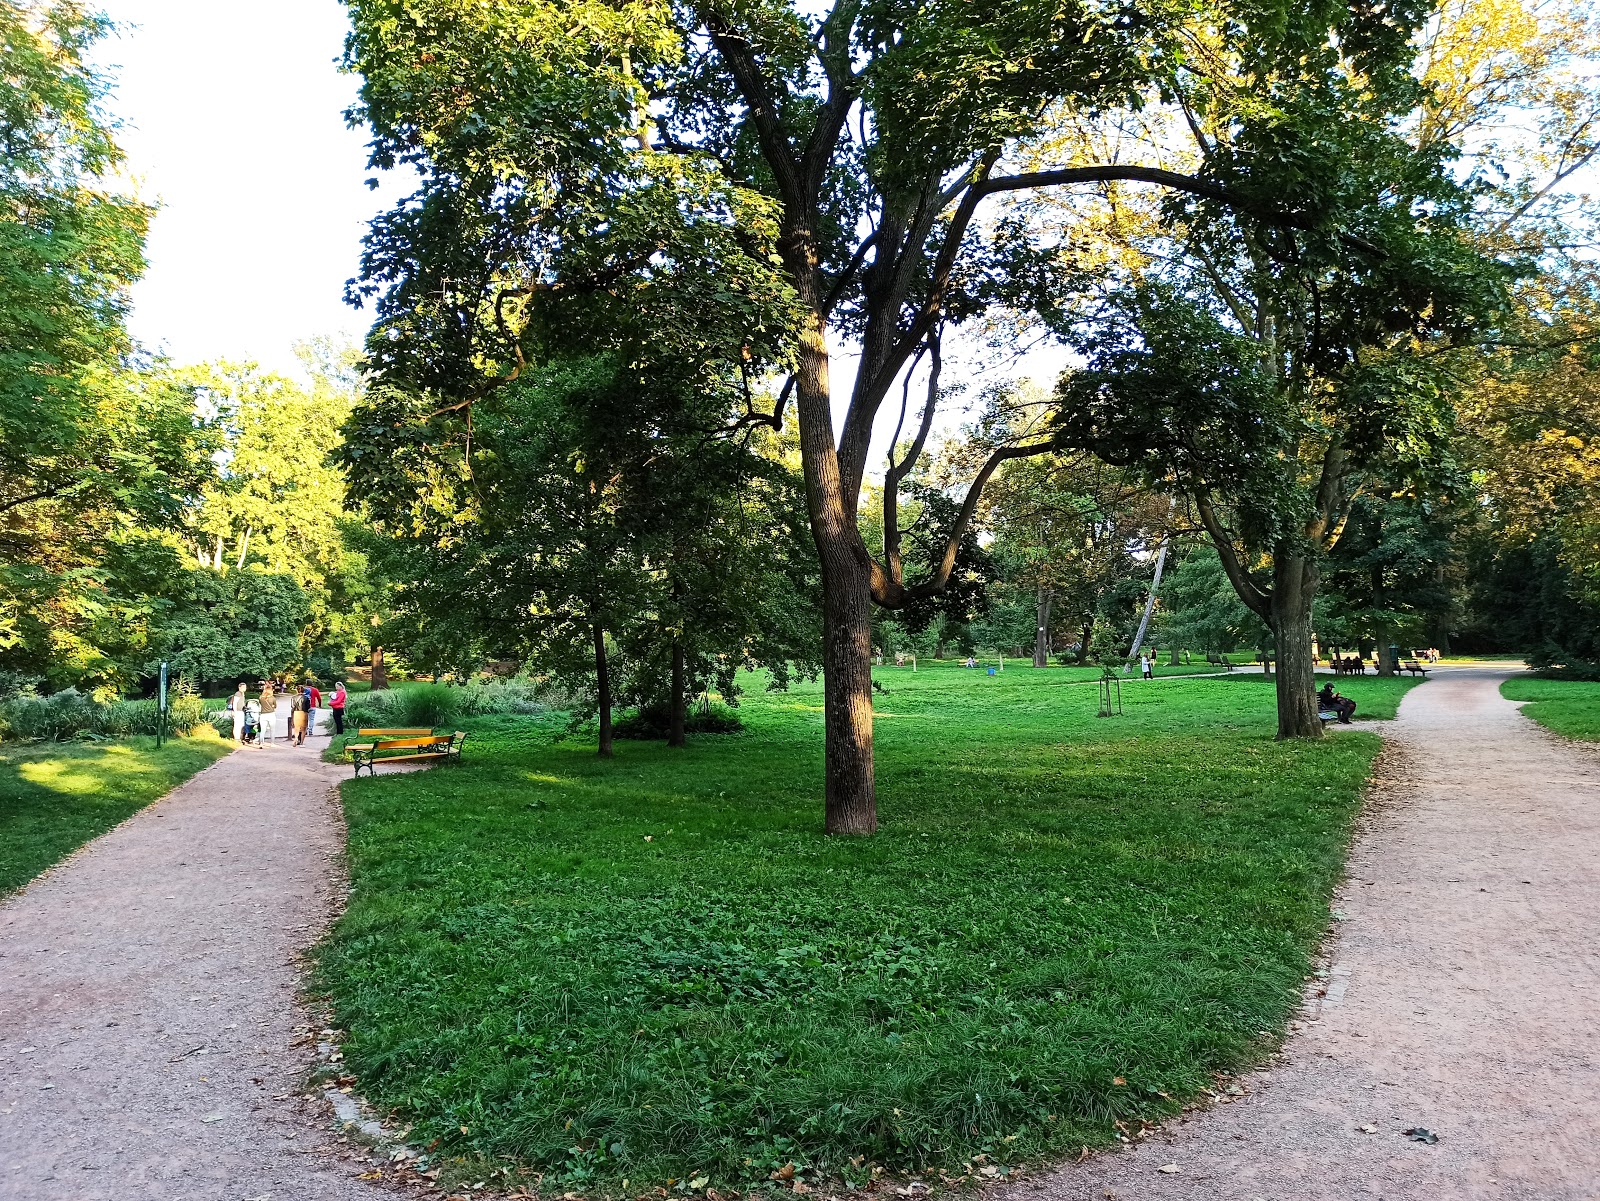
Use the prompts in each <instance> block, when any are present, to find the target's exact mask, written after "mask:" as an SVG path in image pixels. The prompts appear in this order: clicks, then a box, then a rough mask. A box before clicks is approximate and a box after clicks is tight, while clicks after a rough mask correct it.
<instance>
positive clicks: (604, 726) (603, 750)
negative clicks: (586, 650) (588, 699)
mask: <svg viewBox="0 0 1600 1201" xmlns="http://www.w3.org/2000/svg"><path fill="white" fill-rule="evenodd" d="M591 628H592V629H593V631H594V691H595V704H596V707H597V708H598V709H599V711H600V749H599V751H598V754H599V755H600V756H601V757H602V758H604V759H609V758H611V666H610V664H608V663H607V662H606V632H605V631H604V630H603V629H601V628H600V626H599V624H598V623H596V624H595V625H594V626H593V627H591Z"/></svg>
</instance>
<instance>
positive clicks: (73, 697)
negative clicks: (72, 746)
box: [0, 680, 209, 741]
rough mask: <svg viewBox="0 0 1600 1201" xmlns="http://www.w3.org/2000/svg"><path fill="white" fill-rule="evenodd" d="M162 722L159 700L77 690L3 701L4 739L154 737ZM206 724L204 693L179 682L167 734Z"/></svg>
mask: <svg viewBox="0 0 1600 1201" xmlns="http://www.w3.org/2000/svg"><path fill="white" fill-rule="evenodd" d="M159 724H160V706H159V703H158V702H157V701H155V700H141V701H106V702H102V701H96V700H94V699H93V698H92V697H88V696H85V695H83V694H82V693H80V692H79V691H78V690H77V689H76V688H63V689H61V690H60V691H59V692H52V693H51V694H50V695H49V696H38V695H33V694H24V695H22V696H16V697H12V698H11V699H9V700H3V701H0V739H16V740H23V741H32V740H45V741H61V740H63V739H67V738H78V737H90V738H126V737H128V736H130V735H133V734H151V735H153V734H155V733H157V727H158V725H159ZM207 724H209V723H208V722H207V720H206V716H205V704H204V702H203V701H202V700H201V699H200V696H199V694H198V693H197V692H195V691H194V689H192V688H190V687H188V686H186V684H185V683H184V682H183V681H181V680H180V681H178V682H177V684H176V685H175V686H174V688H173V689H172V692H171V695H170V696H169V698H168V705H167V732H168V733H171V734H175V735H178V736H179V737H183V736H187V735H189V734H192V733H194V732H195V731H196V730H199V729H201V728H202V727H204V726H206V725H207Z"/></svg>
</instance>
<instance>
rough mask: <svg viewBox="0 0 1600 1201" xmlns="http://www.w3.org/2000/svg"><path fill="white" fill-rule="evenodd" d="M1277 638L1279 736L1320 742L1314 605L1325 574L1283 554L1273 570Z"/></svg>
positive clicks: (1309, 562) (1301, 557)
mask: <svg viewBox="0 0 1600 1201" xmlns="http://www.w3.org/2000/svg"><path fill="white" fill-rule="evenodd" d="M1272 576H1273V580H1272V621H1271V624H1272V633H1273V635H1274V637H1275V638H1276V640H1277V644H1278V675H1277V688H1278V737H1279V738H1321V737H1322V722H1321V720H1320V719H1319V718H1318V717H1317V678H1316V666H1317V665H1316V660H1315V659H1313V658H1312V657H1311V602H1312V600H1313V598H1315V596H1316V594H1317V584H1318V582H1319V580H1320V577H1321V572H1320V570H1319V569H1318V566H1317V564H1316V563H1315V562H1314V561H1313V560H1311V559H1308V558H1306V557H1305V556H1304V555H1292V554H1279V555H1277V556H1276V557H1275V559H1274V562H1273V570H1272Z"/></svg>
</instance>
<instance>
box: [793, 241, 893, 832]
mask: <svg viewBox="0 0 1600 1201" xmlns="http://www.w3.org/2000/svg"><path fill="white" fill-rule="evenodd" d="M786 257H788V259H789V261H790V266H791V269H792V270H793V273H794V277H795V280H796V286H797V290H798V291H799V293H800V296H801V299H802V301H804V302H805V303H806V305H807V307H808V308H809V309H810V315H809V317H808V319H807V320H806V322H805V324H804V325H803V326H802V328H801V331H800V338H799V345H798V347H797V355H796V363H795V372H794V380H795V404H796V406H797V408H798V410H799V417H800V451H801V465H802V467H803V469H804V472H805V481H806V509H807V512H808V515H809V516H810V519H811V537H812V540H813V541H814V542H815V543H816V547H817V565H818V567H819V568H820V574H821V577H822V696H823V708H824V722H823V730H824V733H823V743H824V756H823V759H824V778H825V791H824V800H823V807H824V819H823V828H824V829H825V830H826V831H827V832H828V833H829V834H871V833H873V832H874V831H876V830H877V828H878V794H877V788H876V782H875V774H874V770H873V762H872V567H871V564H872V559H871V556H870V555H869V554H868V553H867V547H866V544H865V543H864V542H863V541H862V540H861V530H860V528H859V527H858V526H857V524H856V499H857V498H856V497H854V496H851V495H849V494H848V492H847V489H846V488H845V481H844V477H843V475H842V473H841V465H840V461H839V460H840V456H839V453H838V448H837V446H836V445H835V443H834V438H833V401H832V394H831V389H830V385H829V375H828V343H827V338H826V336H825V334H824V330H823V322H822V318H821V316H820V315H819V314H820V311H821V309H820V306H821V303H822V295H821V291H820V286H819V281H818V277H817V274H816V269H817V259H816V255H815V252H814V250H813V249H812V247H811V246H810V242H809V231H804V230H802V231H798V232H797V234H796V235H795V237H794V241H793V242H792V243H791V245H790V247H789V248H788V250H787V252H786Z"/></svg>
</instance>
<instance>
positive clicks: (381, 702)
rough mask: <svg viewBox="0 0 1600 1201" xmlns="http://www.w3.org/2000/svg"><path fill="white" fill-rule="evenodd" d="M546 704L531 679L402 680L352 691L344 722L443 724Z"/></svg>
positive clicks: (352, 724) (520, 711) (540, 708)
mask: <svg viewBox="0 0 1600 1201" xmlns="http://www.w3.org/2000/svg"><path fill="white" fill-rule="evenodd" d="M544 710H545V706H544V704H543V703H541V702H540V701H539V700H538V698H537V689H536V686H535V685H534V684H533V683H532V682H531V681H526V680H508V681H505V682H503V683H491V684H468V685H466V686H465V687H455V686H449V685H444V684H402V685H398V686H396V687H393V688H389V689H385V690H383V691H380V692H363V693H361V694H359V695H356V694H352V695H351V696H350V699H349V701H348V703H347V704H346V706H345V724H346V725H347V726H349V727H351V728H355V727H357V726H427V727H429V728H430V729H431V728H433V727H435V726H441V725H444V724H446V723H447V722H449V721H452V720H454V719H456V718H458V717H483V716H486V715H488V714H506V713H510V714H521V715H524V716H526V715H529V714H534V713H542V712H544Z"/></svg>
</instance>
